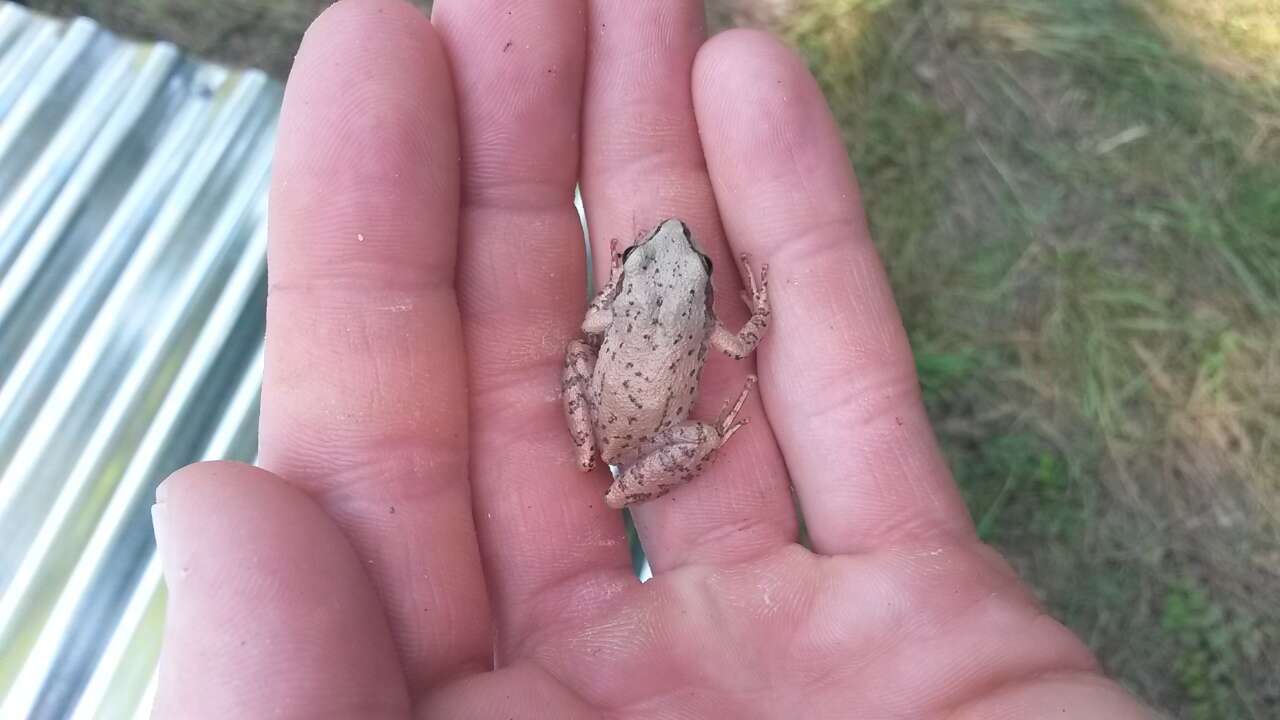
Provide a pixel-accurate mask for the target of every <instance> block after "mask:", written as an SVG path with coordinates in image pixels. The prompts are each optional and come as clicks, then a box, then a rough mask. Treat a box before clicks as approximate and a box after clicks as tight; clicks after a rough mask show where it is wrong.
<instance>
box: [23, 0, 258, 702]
mask: <svg viewBox="0 0 1280 720" xmlns="http://www.w3.org/2000/svg"><path fill="white" fill-rule="evenodd" d="M280 95H281V89H280V87H279V86H278V84H277V83H275V82H273V81H271V80H270V79H269V78H267V77H266V76H265V75H264V74H262V73H260V72H257V71H253V70H248V71H235V70H231V69H227V68H224V67H219V66H216V65H211V64H208V63H204V62H201V61H199V60H194V59H191V58H188V57H185V56H184V55H183V54H182V53H181V52H179V51H178V50H177V49H176V48H174V47H173V46H171V45H168V44H164V43H137V42H131V41H127V40H122V39H120V38H117V37H115V36H113V35H112V34H111V33H109V32H106V31H104V30H103V29H102V28H100V27H99V26H98V25H96V24H95V23H94V22H92V21H90V20H86V19H83V18H82V19H77V20H71V21H64V20H58V19H53V18H48V17H44V16H41V15H37V14H35V13H32V12H30V11H28V10H26V9H25V8H22V7H19V6H17V5H14V4H11V3H7V2H2V1H0V535H2V536H3V538H4V542H3V543H2V544H0V717H5V718H10V717H13V718H19V717H35V718H62V717H76V718H117V717H118V718H134V717H145V716H146V714H147V712H148V708H149V703H150V698H151V697H153V695H154V691H155V685H154V680H155V678H154V664H155V659H156V656H157V654H158V650H159V636H160V626H161V622H162V617H163V602H164V599H163V589H162V585H161V582H160V572H159V565H158V563H157V561H156V559H155V556H154V544H153V539H152V534H151V522H150V515H149V509H150V506H151V503H152V491H153V489H154V486H155V484H156V483H157V482H158V481H159V480H161V479H162V478H163V477H164V476H165V475H167V474H168V473H169V472H171V471H172V470H173V469H175V468H177V467H179V466H181V465H183V464H186V463H188V462H192V461H195V460H198V459H209V458H235V459H240V460H250V459H252V458H253V456H254V452H255V449H256V448H255V445H256V429H257V428H256V423H257V403H258V390H259V386H260V381H261V372H262V333H263V324H264V321H263V315H264V312H263V311H264V303H265V249H266V188H267V182H268V176H269V172H270V168H269V165H270V159H271V148H272V144H273V140H274V132H275V124H276V118H277V115H278V112H279V104H280Z"/></svg>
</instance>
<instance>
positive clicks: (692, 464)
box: [605, 422, 723, 509]
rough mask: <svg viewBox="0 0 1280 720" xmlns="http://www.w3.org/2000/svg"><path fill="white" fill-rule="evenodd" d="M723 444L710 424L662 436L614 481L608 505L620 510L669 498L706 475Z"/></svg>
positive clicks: (677, 429) (685, 427)
mask: <svg viewBox="0 0 1280 720" xmlns="http://www.w3.org/2000/svg"><path fill="white" fill-rule="evenodd" d="M722 444H723V438H722V437H721V435H720V432H719V430H718V429H717V428H716V426H715V425H712V424H710V423H702V422H690V423H685V424H683V425H678V426H676V427H674V428H671V429H670V430H667V431H666V432H663V433H659V434H658V435H657V436H656V437H655V438H654V439H653V441H652V442H650V443H647V444H646V449H645V452H644V453H643V454H641V455H640V457H639V458H637V459H636V461H635V462H633V463H631V464H630V465H628V466H626V468H625V469H623V471H622V474H621V475H619V476H618V478H617V479H616V480H614V481H613V485H612V486H611V487H610V488H609V493H608V494H607V495H606V496H605V502H606V503H608V505H609V507H611V508H615V509H617V508H622V507H626V506H627V505H631V504H634V503H639V502H644V501H646V500H652V499H654V498H656V497H660V496H662V495H665V494H666V493H667V492H669V491H670V490H672V489H674V488H676V487H679V486H680V485H683V484H684V483H686V482H688V481H689V480H692V479H693V478H694V477H695V476H696V475H697V474H698V473H700V472H702V468H703V467H704V466H705V465H706V464H707V463H708V462H710V460H711V458H712V456H714V455H715V452H716V450H718V449H719V448H720V445H722Z"/></svg>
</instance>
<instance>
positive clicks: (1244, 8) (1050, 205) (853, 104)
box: [0, 0, 1280, 720]
mask: <svg viewBox="0 0 1280 720" xmlns="http://www.w3.org/2000/svg"><path fill="white" fill-rule="evenodd" d="M28 4H29V5H30V6H31V7H32V8H35V9H39V10H42V11H47V12H50V13H55V14H62V15H85V16H88V17H91V18H94V19H95V20H97V21H99V22H101V23H102V24H104V25H105V26H107V27H110V28H112V29H114V30H117V31H119V32H121V33H123V34H126V35H130V36H135V37H140V38H154V39H163V40H168V41H171V42H173V43H175V44H177V45H178V46H180V47H181V48H182V49H183V50H185V51H189V52H191V53H194V54H196V55H199V56H203V57H208V58H211V59H213V60H216V61H218V62H221V63H225V64H228V65H231V66H236V67H245V66H248V67H258V68H262V69H263V70H265V71H267V73H269V74H270V75H272V76H274V77H275V78H277V79H281V80H282V79H283V78H284V77H286V76H287V73H288V70H289V65H290V62H291V61H292V58H293V55H294V52H295V50H296V47H297V44H298V41H299V38H300V37H301V33H302V32H303V30H304V29H305V28H306V26H307V24H308V23H309V22H310V21H311V19H313V18H314V17H315V16H316V14H318V12H319V11H320V10H321V9H323V7H324V6H326V5H327V4H328V3H327V2H325V1H324V0H222V1H221V2H218V3H208V2H204V1H203V0H30V2H29V3H28ZM418 4H419V5H421V6H423V7H424V8H426V7H429V4H430V3H429V2H425V1H421V0H420V1H419V2H418ZM708 15H709V19H710V22H711V24H712V26H713V28H715V29H720V28H725V27H729V26H733V25H750V26H758V27H768V28H771V29H772V30H774V31H775V32H777V33H779V34H780V35H781V36H782V37H784V38H785V39H786V40H787V41H788V42H789V43H791V44H792V45H793V46H794V47H795V48H796V49H797V50H798V51H799V52H800V53H801V54H802V55H803V56H804V57H805V58H806V59H807V60H808V61H809V63H810V65H811V67H812V68H813V70H814V73H815V74H816V75H817V77H818V79H819V81H820V82H821V84H822V86H823V88H824V90H825V91H826V93H827V97H828V100H829V101H830V103H831V106H832V108H833V110H834V112H835V114H836V117H837V118H838V119H839V121H840V123H841V125H842V127H843V129H844V136H845V140H846V144H847V147H848V151H849V155H850V158H851V159H852V161H853V163H854V166H855V167H856V169H857V171H858V175H859V178H860V180H861V183H862V187H863V194H864V200H865V203H866V205H867V210H868V213H869V216H870V220H871V225H872V230H873V233H874V236H875V238H876V241H877V244H878V246H879V248H880V251H881V253H882V254H883V256H884V258H885V261H886V264H887V266H888V268H889V272H890V274H891V276H892V280H893V283H894V287H895V291H896V293H897V298H898V302H899V304H900V306H901V308H902V311H903V315H904V318H905V321H906V326H907V328H908V330H909V332H910V334H911V338H912V343H913V346H914V348H915V352H916V356H917V363H918V365H919V370H920V376H921V381H922V384H923V386H924V391H925V397H926V400H927V403H928V406H929V410H930V413H931V415H932V417H933V419H934V422H935V424H936V427H937V432H938V435H939V437H940V439H941V442H942V444H943V446H944V447H945V449H946V451H947V453H948V456H949V457H950V460H951V463H952V468H953V470H954V472H955V475H956V477H957V480H958V481H959V483H960V485H961V487H962V489H963V491H964V493H965V496H966V498H967V500H968V502H969V506H970V510H971V512H972V513H973V516H974V518H975V520H976V522H977V523H978V527H979V531H980V532H981V534H982V536H983V537H984V538H985V539H986V540H987V541H989V542H991V543H992V544H994V545H995V546H996V547H998V548H999V549H1000V550H1001V551H1003V552H1004V553H1005V554H1006V555H1007V556H1008V557H1009V558H1010V559H1011V560H1012V561H1013V563H1014V564H1015V565H1016V566H1017V567H1018V568H1019V570H1020V571H1021V572H1022V573H1023V575H1024V577H1026V578H1027V579H1028V580H1029V581H1030V582H1031V583H1032V584H1033V585H1034V586H1035V587H1036V588H1037V590H1038V591H1039V593H1040V594H1041V596H1042V597H1043V598H1044V600H1045V602H1046V603H1047V604H1048V605H1049V607H1050V608H1052V611H1053V612H1054V613H1055V614H1056V615H1057V616H1058V617H1060V618H1062V619H1063V620H1065V621H1066V622H1067V623H1068V624H1069V625H1070V626H1071V627H1072V628H1074V629H1075V630H1076V631H1077V632H1078V633H1079V634H1080V635H1082V636H1083V637H1084V638H1085V640H1086V641H1087V642H1088V643H1089V644H1090V646H1091V647H1093V649H1094V650H1095V651H1096V652H1097V653H1098V655H1099V657H1100V658H1101V660H1102V662H1103V663H1104V664H1105V666H1106V668H1107V670H1108V671H1109V672H1110V673H1112V674H1113V675H1115V676H1116V677H1117V678H1119V679H1120V680H1121V681H1122V682H1124V683H1125V684H1126V685H1127V686H1128V687H1130V688H1131V689H1132V690H1133V691H1134V692H1136V693H1137V694H1138V695H1140V696H1142V697H1144V698H1146V699H1147V700H1148V701H1149V702H1151V703H1152V704H1154V705H1155V706H1157V707H1159V708H1161V709H1163V710H1165V711H1167V712H1169V713H1171V714H1174V715H1176V716H1178V717H1184V718H1193V719H1197V720H1198V719H1210V718H1213V719H1218V718H1243V719H1259V718H1272V717H1276V716H1277V714H1280V675H1277V673H1276V672H1275V668H1276V667H1278V666H1280V602H1278V599H1280V524H1278V521H1280V0H711V2H710V3H709V8H708ZM0 122H2V121H0ZM229 272H230V271H229ZM250 355H251V353H250ZM250 369H252V365H250ZM234 385H235V384H234V383H229V384H228V387H233V386H234ZM245 452H251V448H250V449H249V450H245ZM148 607H151V606H148ZM140 612H142V611H140ZM146 612H152V613H153V614H154V613H156V612H158V610H156V609H154V608H152V609H151V610H146ZM2 669H3V668H2V667H0V670H2Z"/></svg>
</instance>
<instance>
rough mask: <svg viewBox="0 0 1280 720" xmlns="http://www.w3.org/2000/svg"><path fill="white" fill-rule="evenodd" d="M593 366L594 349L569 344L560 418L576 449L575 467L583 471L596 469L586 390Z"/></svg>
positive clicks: (584, 342)
mask: <svg viewBox="0 0 1280 720" xmlns="http://www.w3.org/2000/svg"><path fill="white" fill-rule="evenodd" d="M595 366H596V349H595V348H594V347H592V346H591V345H590V344H588V343H587V342H586V341H583V340H574V341H573V342H570V343H569V349H568V351H567V352H566V353H565V358H564V376H563V379H562V381H561V382H562V385H563V387H562V390H563V395H564V417H565V421H566V422H567V423H568V425H569V436H570V437H571V438H572V439H573V446H574V447H575V448H577V451H578V453H577V456H578V458H577V459H578V467H579V468H580V469H581V470H582V471H583V472H587V471H590V470H594V469H595V467H596V443H595V435H594V432H593V430H592V422H591V403H590V402H588V392H587V391H588V388H589V387H590V386H591V374H592V372H594V370H595Z"/></svg>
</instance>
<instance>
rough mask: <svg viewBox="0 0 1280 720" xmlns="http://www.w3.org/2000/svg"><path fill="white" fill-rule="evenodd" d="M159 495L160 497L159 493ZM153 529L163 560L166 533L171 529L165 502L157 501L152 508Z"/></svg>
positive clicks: (157, 547)
mask: <svg viewBox="0 0 1280 720" xmlns="http://www.w3.org/2000/svg"><path fill="white" fill-rule="evenodd" d="M157 495H159V493H158V492H157ZM151 527H152V529H153V530H154V532H155V535H156V552H158V553H160V558H161V560H163V559H164V547H165V545H164V543H165V533H167V532H168V529H169V508H168V507H166V506H165V505H164V503H163V502H160V501H157V502H156V504H155V505H152V506H151Z"/></svg>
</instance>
